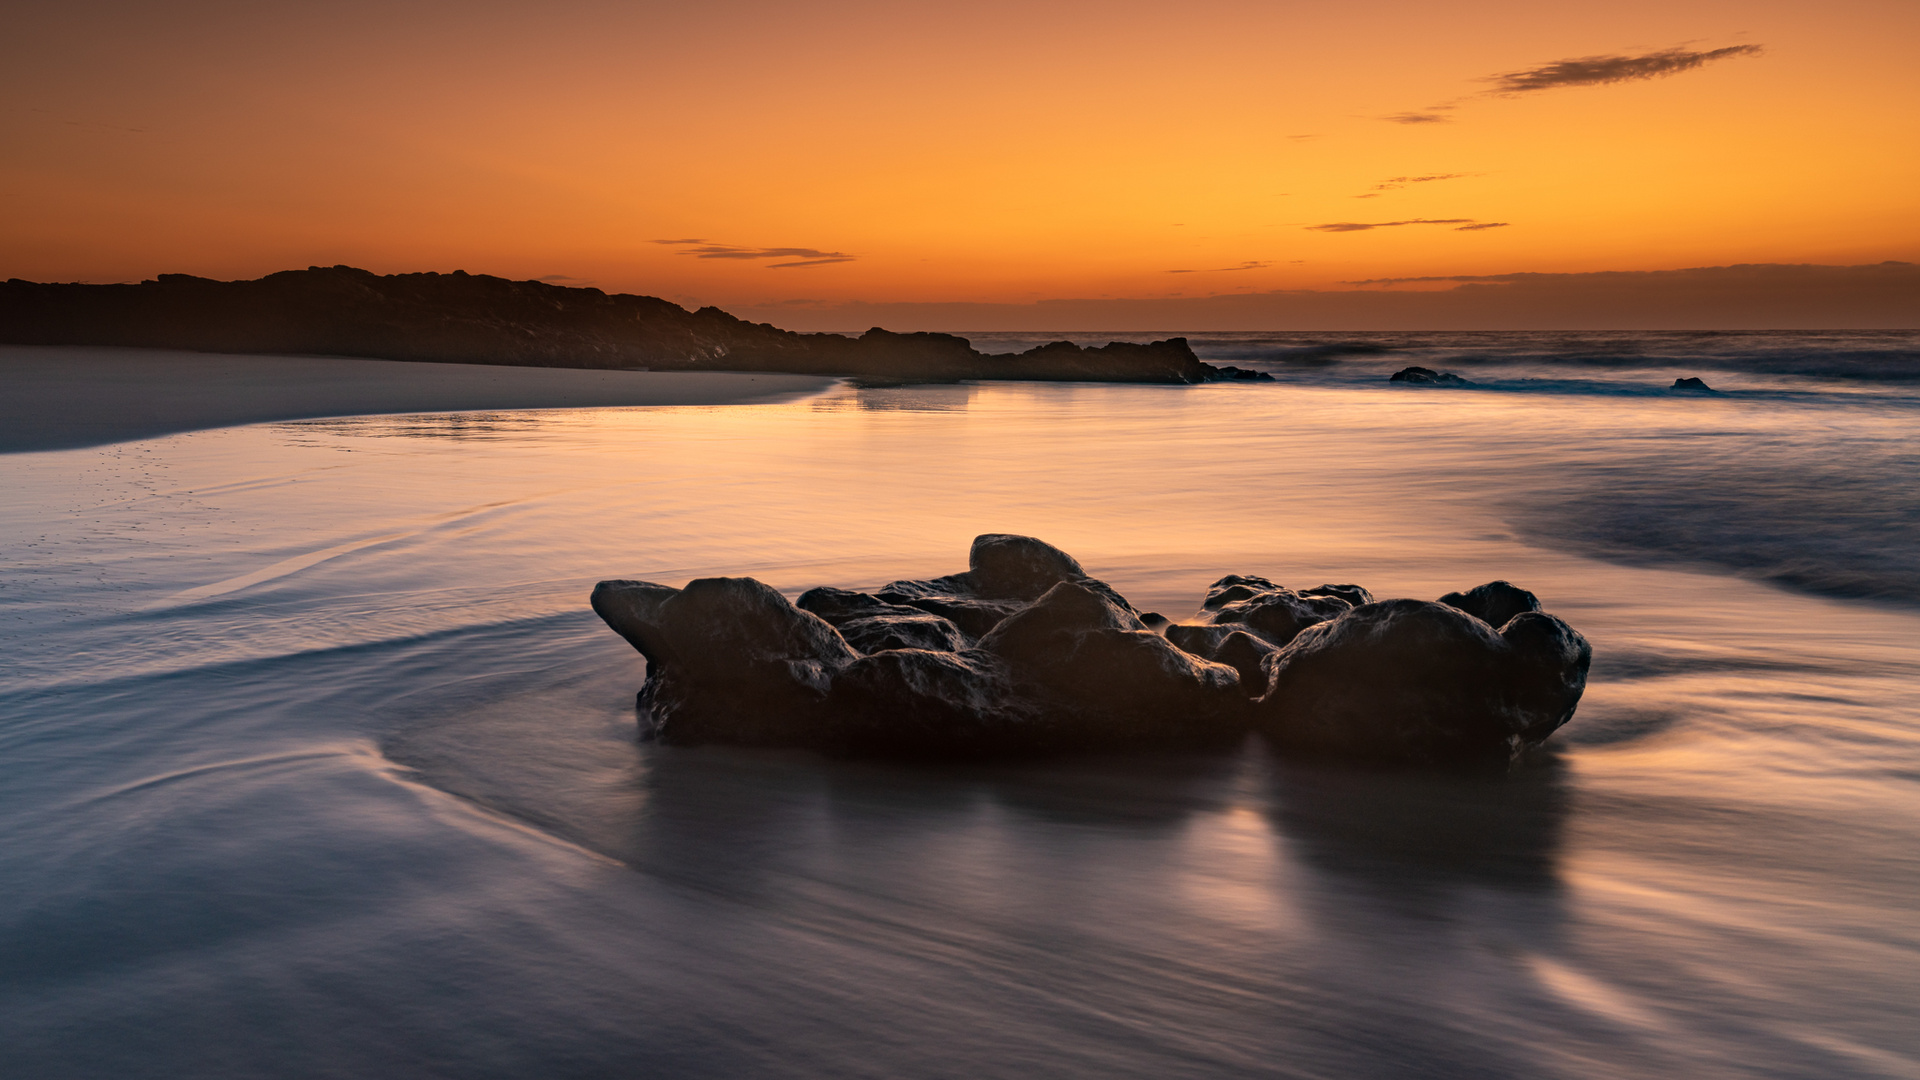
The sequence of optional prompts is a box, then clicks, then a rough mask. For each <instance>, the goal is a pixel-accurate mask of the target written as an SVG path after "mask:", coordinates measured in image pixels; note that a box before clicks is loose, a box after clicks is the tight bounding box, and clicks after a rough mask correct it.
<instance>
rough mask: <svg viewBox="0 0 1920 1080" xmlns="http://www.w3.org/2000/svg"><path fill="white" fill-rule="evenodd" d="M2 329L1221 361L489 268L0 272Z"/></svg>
mask: <svg viewBox="0 0 1920 1080" xmlns="http://www.w3.org/2000/svg"><path fill="white" fill-rule="evenodd" d="M0 343H7V344H15V345H119V346H133V347H140V348H161V349H194V350H199V351H203V352H231V353H290V354H303V355H318V356H362V357H373V358H377V359H385V360H428V361H441V362H447V363H463V364H517V365H524V366H533V367H574V368H622V369H624V368H651V369H654V370H658V371H779V372H792V373H799V374H812V375H847V376H854V377H861V378H868V379H873V380H876V381H895V382H898V381H952V380H960V379H1040V380H1081V381H1097V382H1155V383H1197V382H1208V381H1217V380H1223V379H1247V378H1257V377H1258V373H1247V372H1241V371H1240V370H1239V369H1222V368H1215V367H1213V366H1211V365H1208V364H1203V363H1201V362H1200V361H1199V359H1198V358H1196V357H1195V356H1194V355H1193V350H1192V349H1191V348H1189V347H1188V346H1187V342H1186V339H1185V338H1170V339H1168V340H1166V341H1156V342H1151V343H1147V344H1138V343H1129V342H1116V343H1113V344H1109V345H1103V346H1100V347H1097V348H1082V347H1081V346H1079V345H1075V344H1073V343H1072V342H1067V341H1060V342H1054V343H1052V344H1049V345H1042V346H1040V347H1039V348H1036V349H1030V350H1028V351H1026V352H1024V353H1008V354H999V355H989V354H985V353H981V352H978V351H976V350H975V349H974V348H973V346H972V345H971V344H970V343H969V342H968V341H967V339H965V338H961V337H955V336H954V335H952V334H929V333H914V334H896V333H892V332H889V331H886V330H882V329H879V328H875V329H872V330H869V331H867V332H866V333H864V334H862V335H860V336H859V337H846V336H844V335H841V334H800V333H794V332H793V331H789V330H781V329H778V328H777V327H774V326H770V325H768V324H766V323H751V322H746V321H744V320H741V319H737V318H735V317H733V316H732V315H729V314H727V313H726V312H724V311H721V310H720V309H719V308H715V307H704V308H701V309H699V310H698V311H688V310H686V309H685V308H682V307H680V306H679V305H678V304H674V303H670V302H668V301H666V300H661V299H659V298H657V297H652V296H632V295H627V294H617V293H616V294H608V293H605V292H602V291H600V290H599V289H587V288H569V287H565V286H560V285H549V284H547V283H545V282H539V281H509V280H507V279H506V278H498V277H490V276H487V275H484V274H467V273H464V272H462V271H454V272H453V273H451V274H389V275H386V276H380V275H376V274H372V273H369V272H367V271H365V270H357V269H354V268H353V267H350V266H333V267H320V266H314V267H308V268H307V269H305V270H288V271H284V272H282V273H278V274H269V275H267V276H266V277H263V278H260V279H258V280H255V281H213V280H210V279H208V278H200V277H193V276H190V275H187V274H162V275H160V277H158V278H156V279H154V280H151V281H143V282H140V283H139V284H137V285H135V284H122V285H76V284H42V283H38V282H31V281H21V280H19V279H14V280H10V281H7V282H5V283H4V284H0Z"/></svg>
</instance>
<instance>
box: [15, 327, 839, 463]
mask: <svg viewBox="0 0 1920 1080" xmlns="http://www.w3.org/2000/svg"><path fill="white" fill-rule="evenodd" d="M835 381H836V380H834V379H831V378H823V377H819V376H813V375H782V374H772V373H752V372H683V371H585V370H580V369H575V368H531V367H503V366H499V365H492V364H426V363H408V362H400V361H392V360H345V359H339V358H333V357H306V356H232V355H220V354H213V353H193V352H174V351H169V350H161V349H108V348H91V347H37V346H24V345H6V346H0V388H3V390H0V453H19V452H22V451H31V450H59V449H69V448H73V447H80V446H100V445H103V444H106V443H115V442H125V441H127V440H130V439H146V438H152V437H153V436H156V435H165V434H169V433H172V432H178V431H196V430H200V429H203V428H216V427H229V426H232V425H235V424H256V423H262V422H265V421H270V420H303V419H312V418H317V417H323V416H361V415H368V414H375V413H416V412H469V411H475V410H495V409H568V408H592V407H608V406H626V405H726V404H738V403H744V402H763V401H778V400H782V399H785V398H791V397H796V396H801V395H805V394H810V393H816V392H818V391H821V390H824V389H826V388H827V387H829V386H832V385H833V384H834V382H835Z"/></svg>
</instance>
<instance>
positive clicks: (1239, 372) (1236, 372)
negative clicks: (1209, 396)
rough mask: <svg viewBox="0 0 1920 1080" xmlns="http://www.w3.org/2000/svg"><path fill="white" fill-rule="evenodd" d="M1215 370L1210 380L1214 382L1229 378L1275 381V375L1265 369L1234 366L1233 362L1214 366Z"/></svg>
mask: <svg viewBox="0 0 1920 1080" xmlns="http://www.w3.org/2000/svg"><path fill="white" fill-rule="evenodd" d="M1214 372H1215V374H1214V375H1213V376H1212V379H1211V380H1210V381H1214V382H1225V381H1227V380H1237V381H1239V382H1272V381H1273V376H1271V375H1269V374H1267V373H1266V372H1264V371H1255V370H1254V369H1252V368H1241V367H1234V366H1233V365H1232V364H1222V365H1221V366H1219V367H1217V368H1214Z"/></svg>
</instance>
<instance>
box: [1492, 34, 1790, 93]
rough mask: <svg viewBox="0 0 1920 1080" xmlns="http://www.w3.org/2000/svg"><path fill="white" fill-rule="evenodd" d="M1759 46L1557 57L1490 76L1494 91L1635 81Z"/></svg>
mask: <svg viewBox="0 0 1920 1080" xmlns="http://www.w3.org/2000/svg"><path fill="white" fill-rule="evenodd" d="M1759 53H1760V46H1758V45H1729V46H1727V47H1726V48H1724V49H1707V50H1704V51H1694V50H1691V49H1662V50H1660V51H1659V52H1650V53H1643V54H1641V55H1639V56H1580V57H1575V58H1574V59H1571V60H1555V61H1554V62H1553V63H1551V64H1542V65H1540V66H1539V67H1533V68H1525V69H1523V70H1520V71H1507V72H1502V73H1500V74H1498V75H1490V76H1488V77H1487V79H1486V80H1485V81H1487V82H1490V83H1492V84H1493V89H1492V91H1491V93H1495V94H1530V93H1534V92H1535V91H1539V90H1556V89H1558V88H1560V87H1563V86H1598V85H1601V84H1604V83H1617V82H1632V81H1634V80H1636V79H1660V78H1665V77H1666V76H1668V75H1678V74H1680V73H1681V72H1683V71H1692V70H1693V69H1694V68H1697V67H1701V66H1702V65H1705V64H1710V63H1712V62H1714V61H1715V60H1729V59H1732V58H1733V57H1736V56H1757V55H1759Z"/></svg>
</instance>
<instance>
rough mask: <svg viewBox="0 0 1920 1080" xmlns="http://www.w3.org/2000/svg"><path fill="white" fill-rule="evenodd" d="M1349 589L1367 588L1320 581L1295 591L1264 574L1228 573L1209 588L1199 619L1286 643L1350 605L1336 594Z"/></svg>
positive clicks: (1350, 607)
mask: <svg viewBox="0 0 1920 1080" xmlns="http://www.w3.org/2000/svg"><path fill="white" fill-rule="evenodd" d="M1328 590H1333V591H1331V592H1330V591H1328ZM1348 590H1357V592H1349V595H1362V594H1365V592H1366V590H1364V589H1360V587H1359V586H1357V585H1350V586H1334V585H1322V586H1320V588H1319V589H1317V590H1314V591H1313V592H1312V593H1311V594H1308V593H1297V592H1294V591H1293V590H1292V589H1288V588H1285V587H1282V586H1279V585H1275V584H1274V583H1273V582H1271V581H1268V580H1267V579H1266V578H1260V577H1245V576H1242V575H1239V574H1230V575H1228V576H1226V577H1223V578H1221V579H1220V580H1219V581H1216V582H1214V583H1213V585H1212V586H1211V587H1210V588H1208V590H1207V598H1206V600H1205V601H1204V602H1203V604H1202V610H1201V613H1200V615H1199V616H1198V620H1199V621H1200V622H1201V623H1203V624H1210V625H1214V626H1222V625H1227V624H1232V625H1233V626H1234V627H1235V628H1237V629H1241V630H1245V631H1247V632H1248V633H1251V634H1255V635H1257V636H1259V637H1262V638H1265V639H1266V640H1267V641H1269V642H1272V643H1273V644H1274V645H1285V644H1286V643H1287V642H1289V641H1292V640H1293V637H1294V635H1295V634H1298V633H1299V632H1300V631H1302V630H1305V629H1306V628H1307V627H1309V626H1312V625H1313V624H1314V623H1318V622H1325V621H1326V620H1328V619H1331V618H1334V617H1336V616H1338V615H1340V614H1341V613H1342V612H1345V611H1348V610H1350V609H1352V607H1353V604H1352V602H1350V601H1349V600H1347V599H1345V598H1343V597H1342V596H1340V595H1337V593H1339V592H1342V591H1348Z"/></svg>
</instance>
